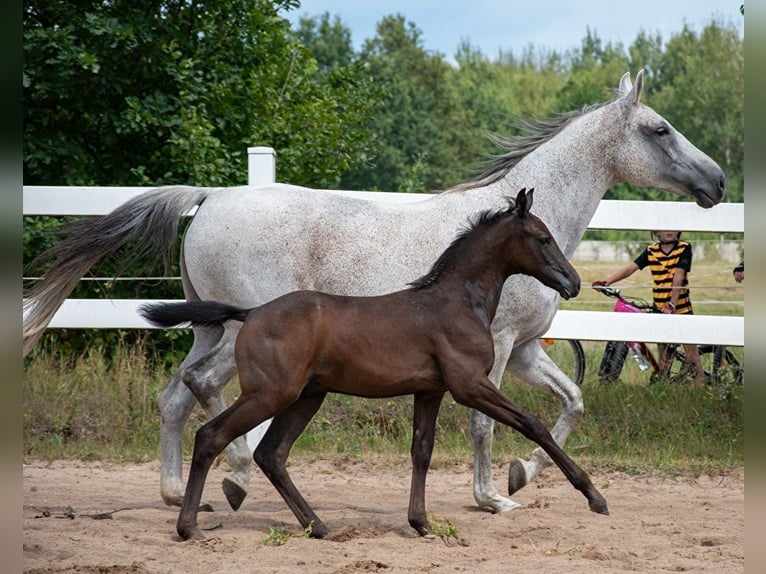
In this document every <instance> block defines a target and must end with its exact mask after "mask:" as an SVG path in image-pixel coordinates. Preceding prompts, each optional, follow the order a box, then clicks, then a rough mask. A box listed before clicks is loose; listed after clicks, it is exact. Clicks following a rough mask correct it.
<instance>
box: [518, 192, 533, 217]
mask: <svg viewBox="0 0 766 574" xmlns="http://www.w3.org/2000/svg"><path fill="white" fill-rule="evenodd" d="M534 190H535V188H534V187H533V188H531V189H530V190H529V191H527V188H526V187H525V188H522V190H521V191H520V192H519V193H518V195H516V205H515V206H514V208H513V212H514V214H516V217H518V218H520V219H524V218H526V217H527V214H528V213H529V210H530V209H531V208H532V192H533V191H534Z"/></svg>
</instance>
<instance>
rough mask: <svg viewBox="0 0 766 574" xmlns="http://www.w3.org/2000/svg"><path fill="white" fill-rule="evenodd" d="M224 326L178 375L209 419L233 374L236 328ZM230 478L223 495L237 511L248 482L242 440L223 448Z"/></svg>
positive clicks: (248, 469)
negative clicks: (210, 345) (206, 349)
mask: <svg viewBox="0 0 766 574" xmlns="http://www.w3.org/2000/svg"><path fill="white" fill-rule="evenodd" d="M238 326H239V325H237V327H233V326H227V327H226V328H225V329H224V332H223V335H222V336H221V338H220V340H219V341H218V343H217V344H216V345H215V346H214V347H213V348H212V349H210V351H209V352H208V353H207V354H205V356H204V357H202V358H201V359H200V360H198V361H196V362H194V363H193V364H191V365H189V367H188V368H186V369H184V370H183V371H182V373H181V377H182V379H183V381H184V383H186V386H187V387H189V389H190V390H191V391H192V392H193V393H194V396H195V397H196V398H197V401H199V403H200V405H201V406H202V408H203V410H204V411H205V414H206V415H207V416H208V418H209V419H213V418H215V417H216V416H218V415H220V414H221V413H222V412H223V411H224V410H225V409H226V402H225V401H224V399H223V388H224V387H225V386H226V383H228V382H229V380H230V379H231V378H232V377H233V376H234V374H235V373H236V364H235V363H234V342H235V340H236V336H237V333H238V332H239V329H238ZM226 453H227V455H228V459H229V464H230V465H231V469H232V470H231V475H230V476H228V477H226V478H224V479H223V485H222V487H223V493H224V495H225V496H226V500H227V501H228V502H229V505H230V506H231V508H232V509H234V510H237V509H239V507H240V506H241V504H242V501H243V500H244V499H245V497H246V496H247V487H248V485H249V483H250V472H251V460H252V459H251V454H250V449H249V447H248V446H247V440H246V439H245V437H238V438H237V439H235V440H233V441H232V442H231V444H229V445H228V446H227V447H226Z"/></svg>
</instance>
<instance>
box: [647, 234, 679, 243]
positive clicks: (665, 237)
mask: <svg viewBox="0 0 766 574" xmlns="http://www.w3.org/2000/svg"><path fill="white" fill-rule="evenodd" d="M652 235H653V236H654V237H655V238H656V239H657V241H659V242H660V243H675V242H676V241H678V240H679V239H681V232H680V231H652Z"/></svg>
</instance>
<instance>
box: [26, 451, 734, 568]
mask: <svg viewBox="0 0 766 574" xmlns="http://www.w3.org/2000/svg"><path fill="white" fill-rule="evenodd" d="M290 469H291V474H292V476H293V480H294V481H295V483H296V485H297V486H298V488H300V489H301V491H302V492H303V494H304V495H305V496H306V498H307V499H308V500H309V502H310V503H312V504H313V506H314V509H315V510H316V512H317V514H318V515H319V516H320V517H321V518H322V520H323V521H324V522H325V524H326V525H327V527H328V528H329V529H330V537H329V539H325V540H313V539H307V538H305V537H303V536H302V535H303V532H302V530H301V528H300V526H299V524H298V523H297V521H296V520H295V518H294V517H293V515H292V513H291V512H290V511H289V510H288V509H287V507H286V505H285V504H284V502H283V501H282V499H281V498H280V497H279V495H277V493H276V491H275V490H274V489H273V487H272V486H271V485H270V484H269V483H268V481H267V480H266V479H265V478H264V477H263V476H262V475H261V474H260V473H258V472H257V471H256V472H255V473H254V478H253V482H252V485H251V490H250V495H249V496H248V498H247V499H246V500H245V502H244V504H243V505H242V508H241V509H240V510H239V511H237V512H233V511H231V510H230V509H229V508H228V506H227V505H226V502H225V500H224V498H223V494H222V492H221V490H220V487H219V486H220V481H221V479H222V478H223V476H224V472H223V469H222V468H216V469H214V470H213V471H211V474H210V477H209V479H208V486H207V488H206V490H205V501H207V502H209V503H211V504H212V505H213V506H214V508H215V512H213V513H200V526H201V527H202V528H203V529H204V530H205V534H206V536H207V538H206V539H205V540H203V541H192V542H181V541H180V539H179V538H178V536H177V535H176V533H175V521H176V516H177V509H175V508H170V507H167V506H165V505H164V504H163V503H162V502H161V500H160V499H159V463H158V462H150V463H144V464H130V465H114V464H106V463H99V462H93V463H90V462H88V463H86V462H74V461H57V462H53V463H50V464H49V463H47V462H34V461H27V463H26V464H25V465H24V468H23V491H24V492H23V494H24V532H23V540H24V544H23V564H24V572H27V573H30V574H31V573H42V572H47V573H64V572H76V573H80V574H88V573H94V574H96V573H98V574H122V573H135V574H144V573H183V574H196V573H201V574H202V573H204V574H210V573H224V572H231V573H237V574H243V573H247V572H265V573H268V572H285V573H293V572H306V573H312V574H313V573H333V574H351V573H354V572H385V573H391V574H394V573H404V572H412V573H419V572H429V573H430V572H432V573H446V572H481V573H483V574H492V573H500V572H502V573H503V574H508V573H509V572H515V573H522V574H523V573H531V572H539V573H545V574H564V573H567V574H569V573H571V572H587V573H589V574H597V573H607V572H608V573H615V572H642V573H645V572H706V573H715V574H727V573H741V572H744V571H745V510H744V502H745V478H744V469H738V470H736V471H733V472H728V473H726V474H724V475H719V476H702V477H698V478H696V477H695V478H691V477H685V478H659V477H650V476H632V475H628V474H624V473H606V474H603V473H597V474H593V475H592V477H591V478H592V479H593V482H594V484H595V485H596V487H597V488H599V489H600V490H601V492H602V494H603V495H604V496H605V497H606V499H607V501H608V503H609V510H610V513H611V514H610V516H601V515H597V514H594V513H591V512H590V511H589V510H588V505H587V502H586V500H585V498H584V497H583V496H582V495H581V494H580V493H579V492H577V491H576V490H574V489H573V488H572V487H571V486H570V485H569V483H568V482H566V480H565V479H564V477H563V475H562V474H561V473H560V471H558V469H556V468H551V469H549V470H547V471H546V472H545V473H544V474H543V475H542V476H540V477H538V479H537V480H536V481H535V482H534V483H533V484H531V485H529V486H527V487H526V488H524V489H523V490H521V491H520V492H518V493H517V494H516V495H515V497H514V499H515V500H516V501H517V502H520V503H522V504H524V505H525V507H524V508H523V509H519V510H516V511H512V512H510V513H504V514H491V513H489V512H485V511H481V510H478V509H477V508H476V507H475V506H474V505H473V496H472V493H471V470H470V467H469V466H467V465H461V466H457V467H453V468H449V469H436V470H434V469H432V470H431V471H430V473H429V477H428V485H427V492H426V496H427V498H426V502H427V507H428V509H429V511H430V512H432V513H434V514H435V515H437V516H440V517H443V518H446V519H447V520H449V521H450V522H451V523H452V524H453V525H454V526H455V527H456V528H457V533H458V538H454V537H448V538H442V537H439V536H435V537H430V538H420V537H417V536H415V534H414V531H413V530H412V529H411V528H410V527H409V525H408V524H407V502H408V496H409V480H410V470H409V463H408V462H406V463H402V464H400V465H397V466H395V467H390V466H386V465H383V464H382V463H381V464H370V463H359V462H346V461H314V462H305V461H294V462H292V464H291V466H290ZM506 472H507V470H506V468H505V467H502V468H501V467H496V469H495V476H496V480H497V481H498V482H497V484H498V487H501V486H503V484H502V482H501V481H503V480H505V476H506V475H505V473H506ZM285 532H286V533H287V534H289V536H288V537H287V539H286V541H285V543H284V544H282V545H274V544H271V543H267V541H273V540H274V539H275V538H276V536H274V533H285ZM270 533H271V538H270Z"/></svg>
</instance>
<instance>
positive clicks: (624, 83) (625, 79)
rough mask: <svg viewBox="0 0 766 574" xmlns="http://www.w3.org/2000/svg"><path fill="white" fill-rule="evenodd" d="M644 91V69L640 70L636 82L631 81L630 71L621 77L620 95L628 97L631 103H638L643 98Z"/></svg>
mask: <svg viewBox="0 0 766 574" xmlns="http://www.w3.org/2000/svg"><path fill="white" fill-rule="evenodd" d="M643 92H644V71H643V70H639V71H638V74H636V83H635V84H634V83H632V82H631V81H630V73H626V74H623V76H622V78H620V88H619V93H620V96H622V97H625V98H627V101H628V103H629V104H632V105H636V104H638V102H639V101H640V100H641V94H642V93H643Z"/></svg>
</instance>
